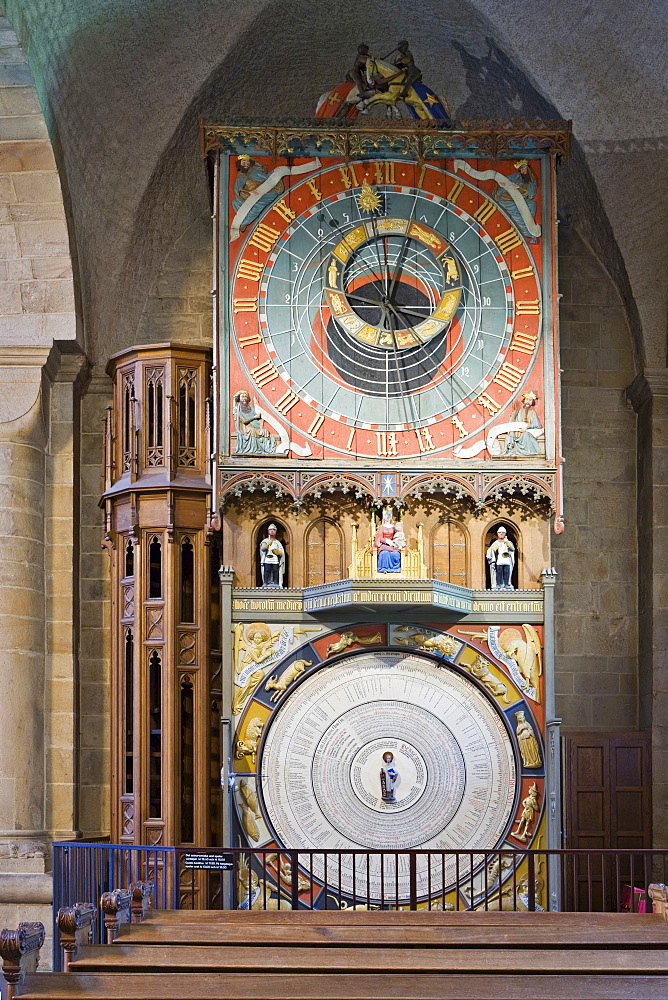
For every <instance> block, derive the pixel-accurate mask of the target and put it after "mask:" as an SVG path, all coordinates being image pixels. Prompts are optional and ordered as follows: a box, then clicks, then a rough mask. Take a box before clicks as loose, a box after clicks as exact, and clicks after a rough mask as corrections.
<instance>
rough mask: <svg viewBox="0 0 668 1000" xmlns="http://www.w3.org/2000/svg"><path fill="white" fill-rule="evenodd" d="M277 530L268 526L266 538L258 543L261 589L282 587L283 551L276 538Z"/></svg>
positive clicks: (272, 526) (271, 525)
mask: <svg viewBox="0 0 668 1000" xmlns="http://www.w3.org/2000/svg"><path fill="white" fill-rule="evenodd" d="M277 533H278V528H277V527H276V525H275V524H270V525H269V527H268V528H267V537H266V538H263V539H262V541H261V542H260V566H261V567H262V586H263V587H282V586H283V575H284V573H285V549H284V548H283V545H282V543H281V542H279V540H278V538H277Z"/></svg>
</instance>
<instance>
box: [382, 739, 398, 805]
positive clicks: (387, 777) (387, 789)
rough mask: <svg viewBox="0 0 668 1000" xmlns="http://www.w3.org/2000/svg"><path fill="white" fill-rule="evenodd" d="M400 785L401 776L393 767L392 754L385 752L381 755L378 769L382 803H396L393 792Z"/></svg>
mask: <svg viewBox="0 0 668 1000" xmlns="http://www.w3.org/2000/svg"><path fill="white" fill-rule="evenodd" d="M400 783H401V776H400V774H399V772H398V771H397V769H396V767H394V754H393V753H391V752H390V751H389V750H387V751H386V752H385V753H384V754H383V764H382V766H381V769H380V792H381V798H382V800H383V802H396V801H397V799H396V796H395V794H394V793H395V791H396V789H397V788H398V787H399V784H400Z"/></svg>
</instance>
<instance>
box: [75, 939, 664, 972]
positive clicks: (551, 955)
mask: <svg viewBox="0 0 668 1000" xmlns="http://www.w3.org/2000/svg"><path fill="white" fill-rule="evenodd" d="M148 968H150V969H151V970H152V971H153V972H160V973H162V972H188V971H201V972H228V973H229V972H236V973H244V974H245V973H248V972H266V973H273V972H280V973H292V974H297V975H298V974H302V973H309V972H311V973H337V972H338V973H343V972H349V971H353V970H354V971H355V972H356V973H357V974H362V973H382V972H392V973H412V974H413V975H416V976H417V975H422V974H425V973H436V972H441V973H444V972H461V973H466V972H469V973H471V972H504V973H511V972H514V971H515V970H522V975H532V974H535V973H543V974H549V975H556V974H561V975H567V974H570V973H608V974H612V973H617V974H620V973H627V974H629V975H630V974H634V975H643V974H646V975H657V974H658V975H666V976H668V950H667V949H665V948H653V949H646V948H634V949H619V948H617V947H615V948H612V949H610V950H608V949H605V950H602V949H596V950H592V949H590V948H587V947H579V948H575V947H573V946H569V947H566V948H549V949H548V948H521V947H519V948H518V947H508V948H487V947H486V948H471V947H467V948H457V947H448V948H425V949H422V950H420V952H419V953H416V949H415V948H412V947H401V946H400V945H393V946H392V947H382V948H347V947H339V948H313V947H300V946H293V947H281V948H274V947H271V946H265V947H259V946H249V945H242V946H238V947H225V946H219V945H211V946H209V947H207V948H197V947H193V945H192V944H188V945H182V944H169V945H158V944H155V945H141V944H134V945H119V944H115V945H113V946H112V947H105V946H104V945H91V946H87V947H83V948H81V949H80V950H79V954H78V956H77V958H76V959H75V960H74V961H72V962H71V963H70V970H71V971H72V972H108V973H112V972H143V971H145V970H146V969H148Z"/></svg>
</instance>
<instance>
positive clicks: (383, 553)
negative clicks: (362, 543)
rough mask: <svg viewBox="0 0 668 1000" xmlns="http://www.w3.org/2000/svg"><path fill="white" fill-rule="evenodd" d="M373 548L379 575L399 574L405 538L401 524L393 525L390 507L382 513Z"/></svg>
mask: <svg viewBox="0 0 668 1000" xmlns="http://www.w3.org/2000/svg"><path fill="white" fill-rule="evenodd" d="M373 546H374V548H375V549H376V550H377V552H378V560H377V563H376V569H377V571H378V572H379V573H400V572H401V553H402V551H403V550H404V549H405V548H406V537H405V535H404V531H403V528H402V526H401V522H398V523H395V521H394V518H393V517H392V510H391V508H390V507H386V508H385V510H384V511H383V518H382V522H381V525H380V528H379V529H378V531H377V532H376V537H375V538H374V540H373Z"/></svg>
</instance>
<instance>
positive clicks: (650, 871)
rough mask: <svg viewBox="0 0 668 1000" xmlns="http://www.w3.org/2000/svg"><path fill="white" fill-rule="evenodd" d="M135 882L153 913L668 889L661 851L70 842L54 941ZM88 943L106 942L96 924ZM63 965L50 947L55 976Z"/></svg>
mask: <svg viewBox="0 0 668 1000" xmlns="http://www.w3.org/2000/svg"><path fill="white" fill-rule="evenodd" d="M216 860H219V861H221V862H222V866H221V869H220V870H215V863H216ZM200 861H201V866H200ZM212 866H213V867H212ZM224 869H227V870H224ZM135 881H150V882H152V883H153V885H154V897H153V907H154V909H157V910H165V909H170V910H171V909H184V908H185V909H227V908H232V907H235V908H238V909H264V910H281V909H284V910H290V909H297V908H300V909H323V908H329V909H332V908H333V909H350V908H355V907H358V908H359V907H363V908H367V907H369V908H374V909H396V908H401V909H417V908H418V907H422V906H425V907H428V908H430V909H456V910H460V909H461V910H464V909H485V910H493V909H498V910H530V911H535V910H541V909H551V910H555V909H561V910H569V911H580V912H582V911H586V912H604V911H608V912H610V911H618V910H623V909H629V910H632V911H635V912H637V911H639V910H642V909H644V908H646V909H647V911H648V912H649V911H650V910H651V903H650V901H649V900H648V898H647V896H646V891H645V890H646V889H647V886H648V885H649V884H650V882H664V883H665V882H666V881H668V851H663V850H646V851H645V850H622V851H620V850H596V851H585V850H574V851H569V850H552V851H548V850H489V851H425V850H410V851H370V850H365V851H362V850H360V851H326V852H323V851H313V850H282V851H278V850H277V849H276V848H272V849H268V848H263V849H255V850H252V851H249V850H248V848H223V849H218V848H190V847H188V848H185V847H149V846H143V845H138V846H135V845H127V844H107V843H84V842H81V841H68V842H62V843H55V844H54V845H53V883H54V885H53V891H54V896H53V910H54V941H55V940H56V939H57V934H56V933H55V915H56V914H57V912H58V909H59V908H60V907H61V906H71V905H73V904H74V903H79V902H90V903H94V904H97V903H98V901H99V898H100V896H101V895H102V893H103V892H109V891H111V890H113V889H120V888H127V887H128V886H129V885H130V883H131V882H135ZM95 940H96V942H98V943H104V929H103V927H102V922H101V921H98V922H97V925H96V929H95ZM61 961H62V959H61V955H60V949H59V948H57V947H56V948H54V969H56V970H59V969H60V968H62V965H61Z"/></svg>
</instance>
